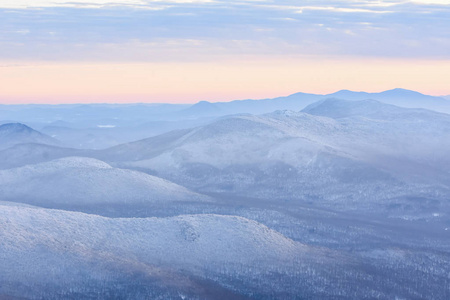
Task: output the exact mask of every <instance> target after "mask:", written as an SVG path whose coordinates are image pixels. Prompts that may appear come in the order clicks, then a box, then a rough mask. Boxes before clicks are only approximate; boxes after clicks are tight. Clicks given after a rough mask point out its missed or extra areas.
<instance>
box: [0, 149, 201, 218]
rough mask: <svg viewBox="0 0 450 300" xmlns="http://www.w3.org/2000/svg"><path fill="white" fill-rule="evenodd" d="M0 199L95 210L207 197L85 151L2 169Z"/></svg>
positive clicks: (136, 207)
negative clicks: (83, 154) (85, 155)
mask: <svg viewBox="0 0 450 300" xmlns="http://www.w3.org/2000/svg"><path fill="white" fill-rule="evenodd" d="M0 199H1V200H3V201H11V202H20V203H28V204H32V205H37V206H43V207H50V208H64V209H72V210H80V211H94V212H96V211H99V212H101V210H102V209H103V211H105V212H106V211H107V210H108V209H112V208H114V207H115V206H116V207H120V208H123V209H124V210H126V209H135V210H137V209H140V208H151V207H152V206H158V205H168V204H169V203H177V202H180V201H181V202H186V201H187V202H204V201H208V198H207V197H206V196H202V195H199V194H196V193H193V192H190V191H189V190H187V189H186V188H184V187H181V186H179V185H176V184H174V183H171V182H169V181H167V180H164V179H161V178H157V177H154V176H151V175H147V174H144V173H140V172H137V171H131V170H123V169H117V168H113V167H111V166H110V165H108V164H107V163H104V162H102V161H99V160H96V159H92V158H85V157H68V158H62V159H58V160H53V161H50V162H45V163H40V164H36V165H27V166H24V167H20V168H15V169H7V170H1V171H0Z"/></svg>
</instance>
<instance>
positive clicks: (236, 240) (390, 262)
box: [0, 202, 450, 299]
mask: <svg viewBox="0 0 450 300" xmlns="http://www.w3.org/2000/svg"><path fill="white" fill-rule="evenodd" d="M0 210H1V212H2V213H1V214H0V265H1V266H2V267H1V268H0V298H6V299H10V298H13V299H14V297H17V298H19V299H20V298H21V297H22V298H26V299H106V298H115V299H297V298H300V299H303V298H304V299H336V298H343V299H363V298H372V297H375V296H376V297H377V298H383V299H395V298H396V297H397V298H400V299H402V298H403V299H414V298H418V299H420V298H424V297H425V298H426V297H427V296H430V297H431V298H433V299H446V298H445V297H446V295H448V293H449V292H450V289H449V288H448V265H446V264H445V263H443V262H444V261H445V259H447V258H448V253H447V250H442V251H440V252H433V251H432V250H427V248H426V247H428V246H427V245H428V241H427V243H425V244H424V241H421V243H420V244H419V246H418V248H417V249H414V248H413V247H412V249H411V250H408V249H404V248H398V247H399V245H397V246H396V247H389V248H382V247H383V245H382V244H379V242H378V246H375V247H381V248H378V249H377V248H373V249H372V248H367V246H365V245H359V246H358V252H356V253H355V252H353V251H351V253H349V254H345V253H340V251H336V250H327V249H324V248H320V247H311V246H306V245H305V244H302V243H299V242H295V241H293V240H291V239H289V238H286V237H285V236H283V235H282V234H280V233H278V232H276V231H274V230H272V229H270V228H268V227H266V226H264V225H262V224H260V223H258V222H255V221H252V220H249V219H247V218H242V217H236V216H220V215H214V214H204V215H182V216H176V217H170V218H145V219H138V218H129V219H111V218H105V217H100V216H95V215H88V214H83V213H78V212H67V211H59V210H51V209H43V208H34V207H28V206H24V205H21V204H19V205H16V204H11V203H5V202H0ZM279 221H283V220H279ZM293 225H294V223H292V224H291V226H293ZM336 225H338V226H339V223H337V224H336ZM293 228H294V227H293ZM298 229H299V230H302V228H298ZM356 229H357V228H355V230H356ZM330 230H333V229H330ZM333 232H334V231H333ZM351 232H353V233H355V231H354V230H353V229H352V230H351ZM379 234H383V231H381V232H380V233H379ZM384 234H385V233H384ZM380 238H381V239H382V236H380V237H379V238H378V239H380ZM358 241H359V242H360V240H358ZM374 242H376V241H372V243H374ZM446 244H448V242H447V243H444V244H442V245H440V247H441V248H442V249H445V247H446ZM344 245H345V243H343V244H342V245H341V246H344ZM424 246H426V247H425V249H424ZM371 247H373V246H371ZM447 249H448V248H447ZM418 251H419V253H417V252H418ZM422 252H423V253H422ZM416 258H417V259H419V261H416ZM423 259H427V260H428V264H429V266H428V267H424V266H423V264H421V263H420V262H421V261H423ZM393 270H395V272H393ZM411 275H413V276H411ZM350 283H351V284H350ZM8 297H10V298H8Z"/></svg>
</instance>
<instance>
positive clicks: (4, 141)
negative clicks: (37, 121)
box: [0, 123, 59, 150]
mask: <svg viewBox="0 0 450 300" xmlns="http://www.w3.org/2000/svg"><path fill="white" fill-rule="evenodd" d="M25 143H37V144H47V145H58V144H59V142H58V140H56V139H54V138H52V137H50V136H48V135H45V134H42V133H40V132H39V131H36V130H34V129H32V128H30V127H28V126H26V125H24V124H21V123H7V124H3V125H0V150H1V149H6V148H9V147H12V146H14V145H17V144H25Z"/></svg>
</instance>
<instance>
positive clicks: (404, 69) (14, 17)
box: [0, 0, 450, 103]
mask: <svg viewBox="0 0 450 300" xmlns="http://www.w3.org/2000/svg"><path fill="white" fill-rule="evenodd" d="M449 78H450V0H448V1H447V0H418V1H397V0H391V1H387V0H380V1H375V0H345V1H343V0H335V1H330V0H310V1H290V0H281V1H270V0H240V1H234V0H229V1H222V0H172V1H158V0H113V1H110V0H71V1H67V0H0V87H1V88H0V103H74V102H76V103H82V102H84V103H89V102H115V103H118V102H171V103H194V102H197V101H200V100H209V101H228V100H235V99H249V98H252V99H257V98H269V97H277V96H283V95H288V94H292V93H295V92H310V93H320V94H326V93H331V92H335V91H337V90H340V89H350V90H355V91H363V90H364V91H368V92H377V91H382V90H387V89H391V88H398V87H400V88H406V89H412V90H416V91H419V92H423V93H426V94H432V95H449V94H450V80H449Z"/></svg>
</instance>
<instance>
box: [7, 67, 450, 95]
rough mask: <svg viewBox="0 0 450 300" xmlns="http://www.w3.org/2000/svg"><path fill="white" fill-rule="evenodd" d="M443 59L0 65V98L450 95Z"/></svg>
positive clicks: (446, 69) (448, 76) (447, 74)
mask: <svg viewBox="0 0 450 300" xmlns="http://www.w3.org/2000/svg"><path fill="white" fill-rule="evenodd" d="M448 78H450V61H449V60H421V61H418V60H381V59H380V60H363V59H360V60H338V59H335V60H333V59H329V60H320V61H318V60H306V59H303V60H302V59H298V60H288V59H272V60H253V61H242V60H235V61H228V62H214V63H205V62H191V63H111V64H107V63H77V64H73V63H72V64H71V63H42V62H41V63H38V62H36V63H30V64H28V65H15V64H13V63H9V64H8V63H3V67H0V82H2V89H1V90H0V103H3V104H25V103H36V104H39V103H46V104H60V103H136V102H149V103H163V102H164V103H195V102H197V101H200V100H207V101H212V102H215V101H231V100H239V99H261V98H272V97H279V96H287V95H290V94H293V93H296V92H305V93H316V94H328V93H332V92H336V91H338V90H341V89H349V90H354V91H366V92H380V91H384V90H389V89H393V88H405V89H411V90H415V91H418V92H421V93H424V94H429V95H435V96H441V95H449V94H450V86H449V85H448Z"/></svg>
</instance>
